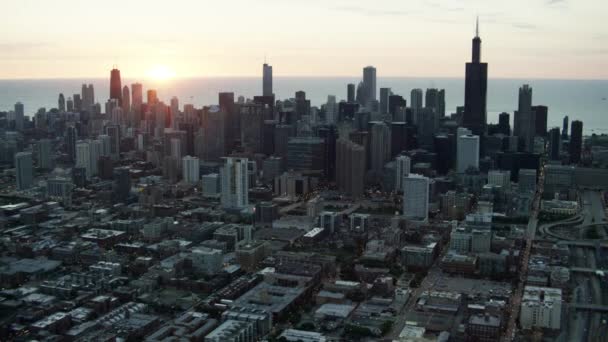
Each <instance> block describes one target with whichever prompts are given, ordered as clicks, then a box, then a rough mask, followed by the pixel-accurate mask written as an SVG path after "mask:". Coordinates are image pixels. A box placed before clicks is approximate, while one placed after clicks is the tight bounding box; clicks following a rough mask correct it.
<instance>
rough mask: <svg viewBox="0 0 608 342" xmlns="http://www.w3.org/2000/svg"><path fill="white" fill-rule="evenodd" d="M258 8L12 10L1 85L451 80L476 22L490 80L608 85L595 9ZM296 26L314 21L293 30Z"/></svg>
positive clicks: (606, 33)
mask: <svg viewBox="0 0 608 342" xmlns="http://www.w3.org/2000/svg"><path fill="white" fill-rule="evenodd" d="M267 2H268V3H267V4H264V6H251V5H250V4H246V3H244V2H240V1H237V2H236V3H231V4H213V5H210V4H206V3H204V2H202V3H200V4H199V3H195V2H192V1H178V3H176V4H175V5H174V6H171V7H166V6H165V7H161V6H154V3H146V6H144V3H143V2H137V1H136V2H130V3H129V4H120V5H119V4H118V3H116V4H115V3H113V2H109V3H107V4H106V3H104V6H100V5H92V7H90V6H88V5H87V6H82V4H80V3H78V2H76V1H59V2H54V3H53V6H45V5H43V6H34V3H33V2H31V1H26V2H19V3H10V4H7V5H6V6H7V8H6V11H7V13H12V15H11V16H9V17H8V18H7V22H6V25H5V27H7V29H6V30H4V32H2V33H0V39H1V40H2V41H3V44H1V47H3V48H2V49H0V59H2V60H3V61H4V63H2V65H1V66H0V78H3V79H14V78H64V77H65V78H74V77H105V75H106V70H107V69H108V67H109V66H111V65H113V64H116V65H118V66H119V68H120V69H121V70H124V71H125V72H128V73H126V74H125V75H123V77H124V78H141V77H148V78H169V77H178V78H184V77H185V78H189V77H226V76H234V77H250V76H257V75H258V74H259V66H258V65H259V64H261V62H262V61H264V59H265V57H266V60H267V62H268V63H269V64H271V65H277V66H280V67H277V68H276V70H275V72H274V76H275V77H281V76H319V75H323V76H352V75H356V74H358V70H359V66H360V65H374V66H376V67H378V68H379V71H380V72H379V77H387V76H394V77H399V76H413V77H460V75H462V65H461V62H460V61H462V60H464V59H465V58H466V57H467V56H468V55H469V54H470V51H469V50H468V49H467V47H466V46H464V45H463V44H462V42H463V41H465V40H468V39H470V36H471V34H472V33H473V32H474V26H473V25H472V23H473V21H474V18H475V16H476V15H479V17H480V24H481V35H482V36H484V37H486V39H487V41H488V44H487V45H486V51H487V53H485V54H484V56H483V59H484V60H485V61H487V62H488V63H490V64H491V65H492V67H491V69H490V70H489V75H490V77H492V78H520V77H527V78H550V79H606V78H608V72H606V71H602V70H608V68H606V66H607V63H608V62H606V60H607V59H606V58H605V57H606V54H608V51H606V50H605V49H602V48H601V46H603V45H604V43H605V42H606V41H607V40H608V27H606V25H603V22H602V17H601V15H600V14H601V13H603V12H605V11H602V10H601V9H602V8H607V7H608V5H607V4H605V3H603V2H601V1H599V0H593V1H588V2H585V3H574V2H572V1H567V0H562V1H559V0H558V1H556V0H535V1H532V2H529V1H528V2H526V1H523V0H521V1H514V2H513V1H512V2H509V4H503V3H497V2H494V1H493V2H487V1H485V2H484V1H450V2H447V1H436V2H432V1H422V0H420V1H416V3H415V4H407V6H405V4H403V3H400V2H397V1H392V0H387V1H383V2H382V3H380V4H377V5H375V6H370V5H369V4H366V3H364V2H362V1H350V2H345V1H334V2H332V3H331V4H327V3H324V2H321V1H308V2H306V3H305V4H298V5H293V4H286V3H283V2H279V1H275V0H267ZM294 6H297V9H298V11H293V8H294ZM68 9H69V11H67V10H68ZM117 9H119V10H117ZM522 9H525V10H522ZM539 11H542V13H543V16H537V15H535V13H538V12H539ZM290 12H297V14H290ZM67 13H70V15H69V16H68V14H67ZM131 13H138V16H137V17H134V16H132V15H131ZM23 16H27V17H28V18H30V20H27V21H21V20H18V19H19V18H21V17H23ZM93 16H94V17H95V18H97V17H104V18H109V17H111V18H112V25H107V21H105V20H97V19H96V20H91V19H93ZM296 17H297V18H296ZM302 18H310V19H314V22H319V23H321V24H320V25H312V24H311V25H306V24H305V23H308V22H312V21H309V20H305V21H302V23H301V24H298V25H293V21H294V20H295V19H300V20H301V19H302ZM150 23H159V24H158V25H150ZM226 23H237V24H233V25H227V24H226ZM324 23H331V24H324ZM568 23H577V24H576V25H574V24H568ZM581 23H583V24H581ZM144 27H145V29H143V28H144ZM278 27H280V28H281V29H280V30H278V29H277V28H278ZM74 28H78V29H77V30H75V29H74ZM321 33H322V35H320V34H321ZM319 37H321V38H319ZM74 41H76V42H79V44H74ZM539 42H542V44H539ZM412 47H416V48H415V49H414V48H412ZM328 57H330V58H328ZM328 60H329V61H331V62H330V63H328V62H327V61H328ZM547 60H551V63H546V61H547ZM338 61H339V62H338Z"/></svg>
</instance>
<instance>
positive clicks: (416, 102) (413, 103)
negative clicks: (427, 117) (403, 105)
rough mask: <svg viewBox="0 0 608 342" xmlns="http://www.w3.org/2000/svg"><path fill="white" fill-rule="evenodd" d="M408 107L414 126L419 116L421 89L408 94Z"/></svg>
mask: <svg viewBox="0 0 608 342" xmlns="http://www.w3.org/2000/svg"><path fill="white" fill-rule="evenodd" d="M410 107H411V108H412V118H413V121H414V124H418V119H419V114H420V111H421V110H422V89H412V91H411V92H410Z"/></svg>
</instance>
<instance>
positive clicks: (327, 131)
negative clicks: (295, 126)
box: [317, 125, 338, 181]
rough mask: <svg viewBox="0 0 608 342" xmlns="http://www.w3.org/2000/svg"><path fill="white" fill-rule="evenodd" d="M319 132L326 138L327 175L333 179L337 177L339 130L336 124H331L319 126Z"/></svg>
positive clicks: (320, 135) (330, 179) (325, 163)
mask: <svg viewBox="0 0 608 342" xmlns="http://www.w3.org/2000/svg"><path fill="white" fill-rule="evenodd" d="M317 134H318V135H319V137H320V138H323V139H324V140H325V145H324V150H323V153H324V156H323V159H325V162H324V165H325V170H324V173H325V177H326V178H327V180H328V181H333V180H335V178H336V141H337V139H338V131H337V130H336V126H333V125H329V126H324V127H321V128H319V131H318V133H317Z"/></svg>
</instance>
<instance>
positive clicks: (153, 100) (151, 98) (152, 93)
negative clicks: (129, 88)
mask: <svg viewBox="0 0 608 342" xmlns="http://www.w3.org/2000/svg"><path fill="white" fill-rule="evenodd" d="M146 95H147V101H148V106H151V105H154V104H157V103H158V95H157V94H156V90H154V89H148V91H147V92H146Z"/></svg>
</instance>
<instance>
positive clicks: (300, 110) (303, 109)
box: [295, 90, 310, 121]
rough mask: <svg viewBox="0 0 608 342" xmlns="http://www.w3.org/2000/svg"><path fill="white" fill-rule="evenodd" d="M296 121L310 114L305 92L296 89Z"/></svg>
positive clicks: (308, 101)
mask: <svg viewBox="0 0 608 342" xmlns="http://www.w3.org/2000/svg"><path fill="white" fill-rule="evenodd" d="M295 101H296V103H295V107H296V108H295V110H296V121H300V120H301V119H302V116H305V115H308V114H310V100H307V99H306V92H304V91H302V90H300V91H296V98H295Z"/></svg>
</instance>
